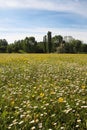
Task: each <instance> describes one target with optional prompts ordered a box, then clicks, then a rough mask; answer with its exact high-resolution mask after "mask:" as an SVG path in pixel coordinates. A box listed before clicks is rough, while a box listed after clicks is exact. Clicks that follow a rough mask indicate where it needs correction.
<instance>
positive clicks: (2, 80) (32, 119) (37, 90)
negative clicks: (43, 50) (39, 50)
mask: <svg viewBox="0 0 87 130" xmlns="http://www.w3.org/2000/svg"><path fill="white" fill-rule="evenodd" d="M9 129H10V130H87V55H86V54H0V130H9Z"/></svg>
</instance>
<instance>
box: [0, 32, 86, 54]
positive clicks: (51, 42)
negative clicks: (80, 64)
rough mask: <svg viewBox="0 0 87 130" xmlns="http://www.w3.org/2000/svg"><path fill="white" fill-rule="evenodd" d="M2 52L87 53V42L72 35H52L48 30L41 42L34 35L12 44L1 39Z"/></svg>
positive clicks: (0, 51)
mask: <svg viewBox="0 0 87 130" xmlns="http://www.w3.org/2000/svg"><path fill="white" fill-rule="evenodd" d="M0 53H87V44H86V43H83V42H82V41H80V40H77V39H74V38H73V37H71V36H66V37H64V38H63V36H61V35H55V36H54V37H52V34H51V32H48V33H47V35H45V36H44V37H43V41H41V42H37V41H36V40H35V37H33V36H32V37H26V38H25V39H23V40H17V41H14V43H11V44H8V42H7V41H6V39H0Z"/></svg>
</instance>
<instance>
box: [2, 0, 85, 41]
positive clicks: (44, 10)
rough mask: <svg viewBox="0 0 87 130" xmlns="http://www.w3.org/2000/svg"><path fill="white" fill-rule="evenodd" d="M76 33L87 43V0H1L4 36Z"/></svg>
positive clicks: (19, 37) (22, 37) (37, 37)
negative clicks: (49, 32)
mask: <svg viewBox="0 0 87 130" xmlns="http://www.w3.org/2000/svg"><path fill="white" fill-rule="evenodd" d="M47 31H52V35H53V36H54V35H62V36H73V37H74V38H76V39H80V40H82V41H83V42H87V0H5V1H4V0H0V39H1V38H6V39H7V41H8V42H10V43H11V42H13V41H14V40H18V39H24V38H25V37H26V36H35V38H36V40H38V41H40V40H42V39H43V36H44V35H45V34H46V33H47Z"/></svg>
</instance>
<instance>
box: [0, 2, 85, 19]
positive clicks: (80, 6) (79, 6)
mask: <svg viewBox="0 0 87 130" xmlns="http://www.w3.org/2000/svg"><path fill="white" fill-rule="evenodd" d="M0 8H18V9H19V8H33V9H43V10H54V11H69V12H73V13H77V14H80V15H83V16H86V17H87V13H86V12H87V1H85V0H82V1H80V0H62V1H61V0H55V1H54V0H0Z"/></svg>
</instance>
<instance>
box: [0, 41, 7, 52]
mask: <svg viewBox="0 0 87 130" xmlns="http://www.w3.org/2000/svg"><path fill="white" fill-rule="evenodd" d="M7 46H8V42H7V41H6V40H5V39H0V52H1V53H5V52H7Z"/></svg>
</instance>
